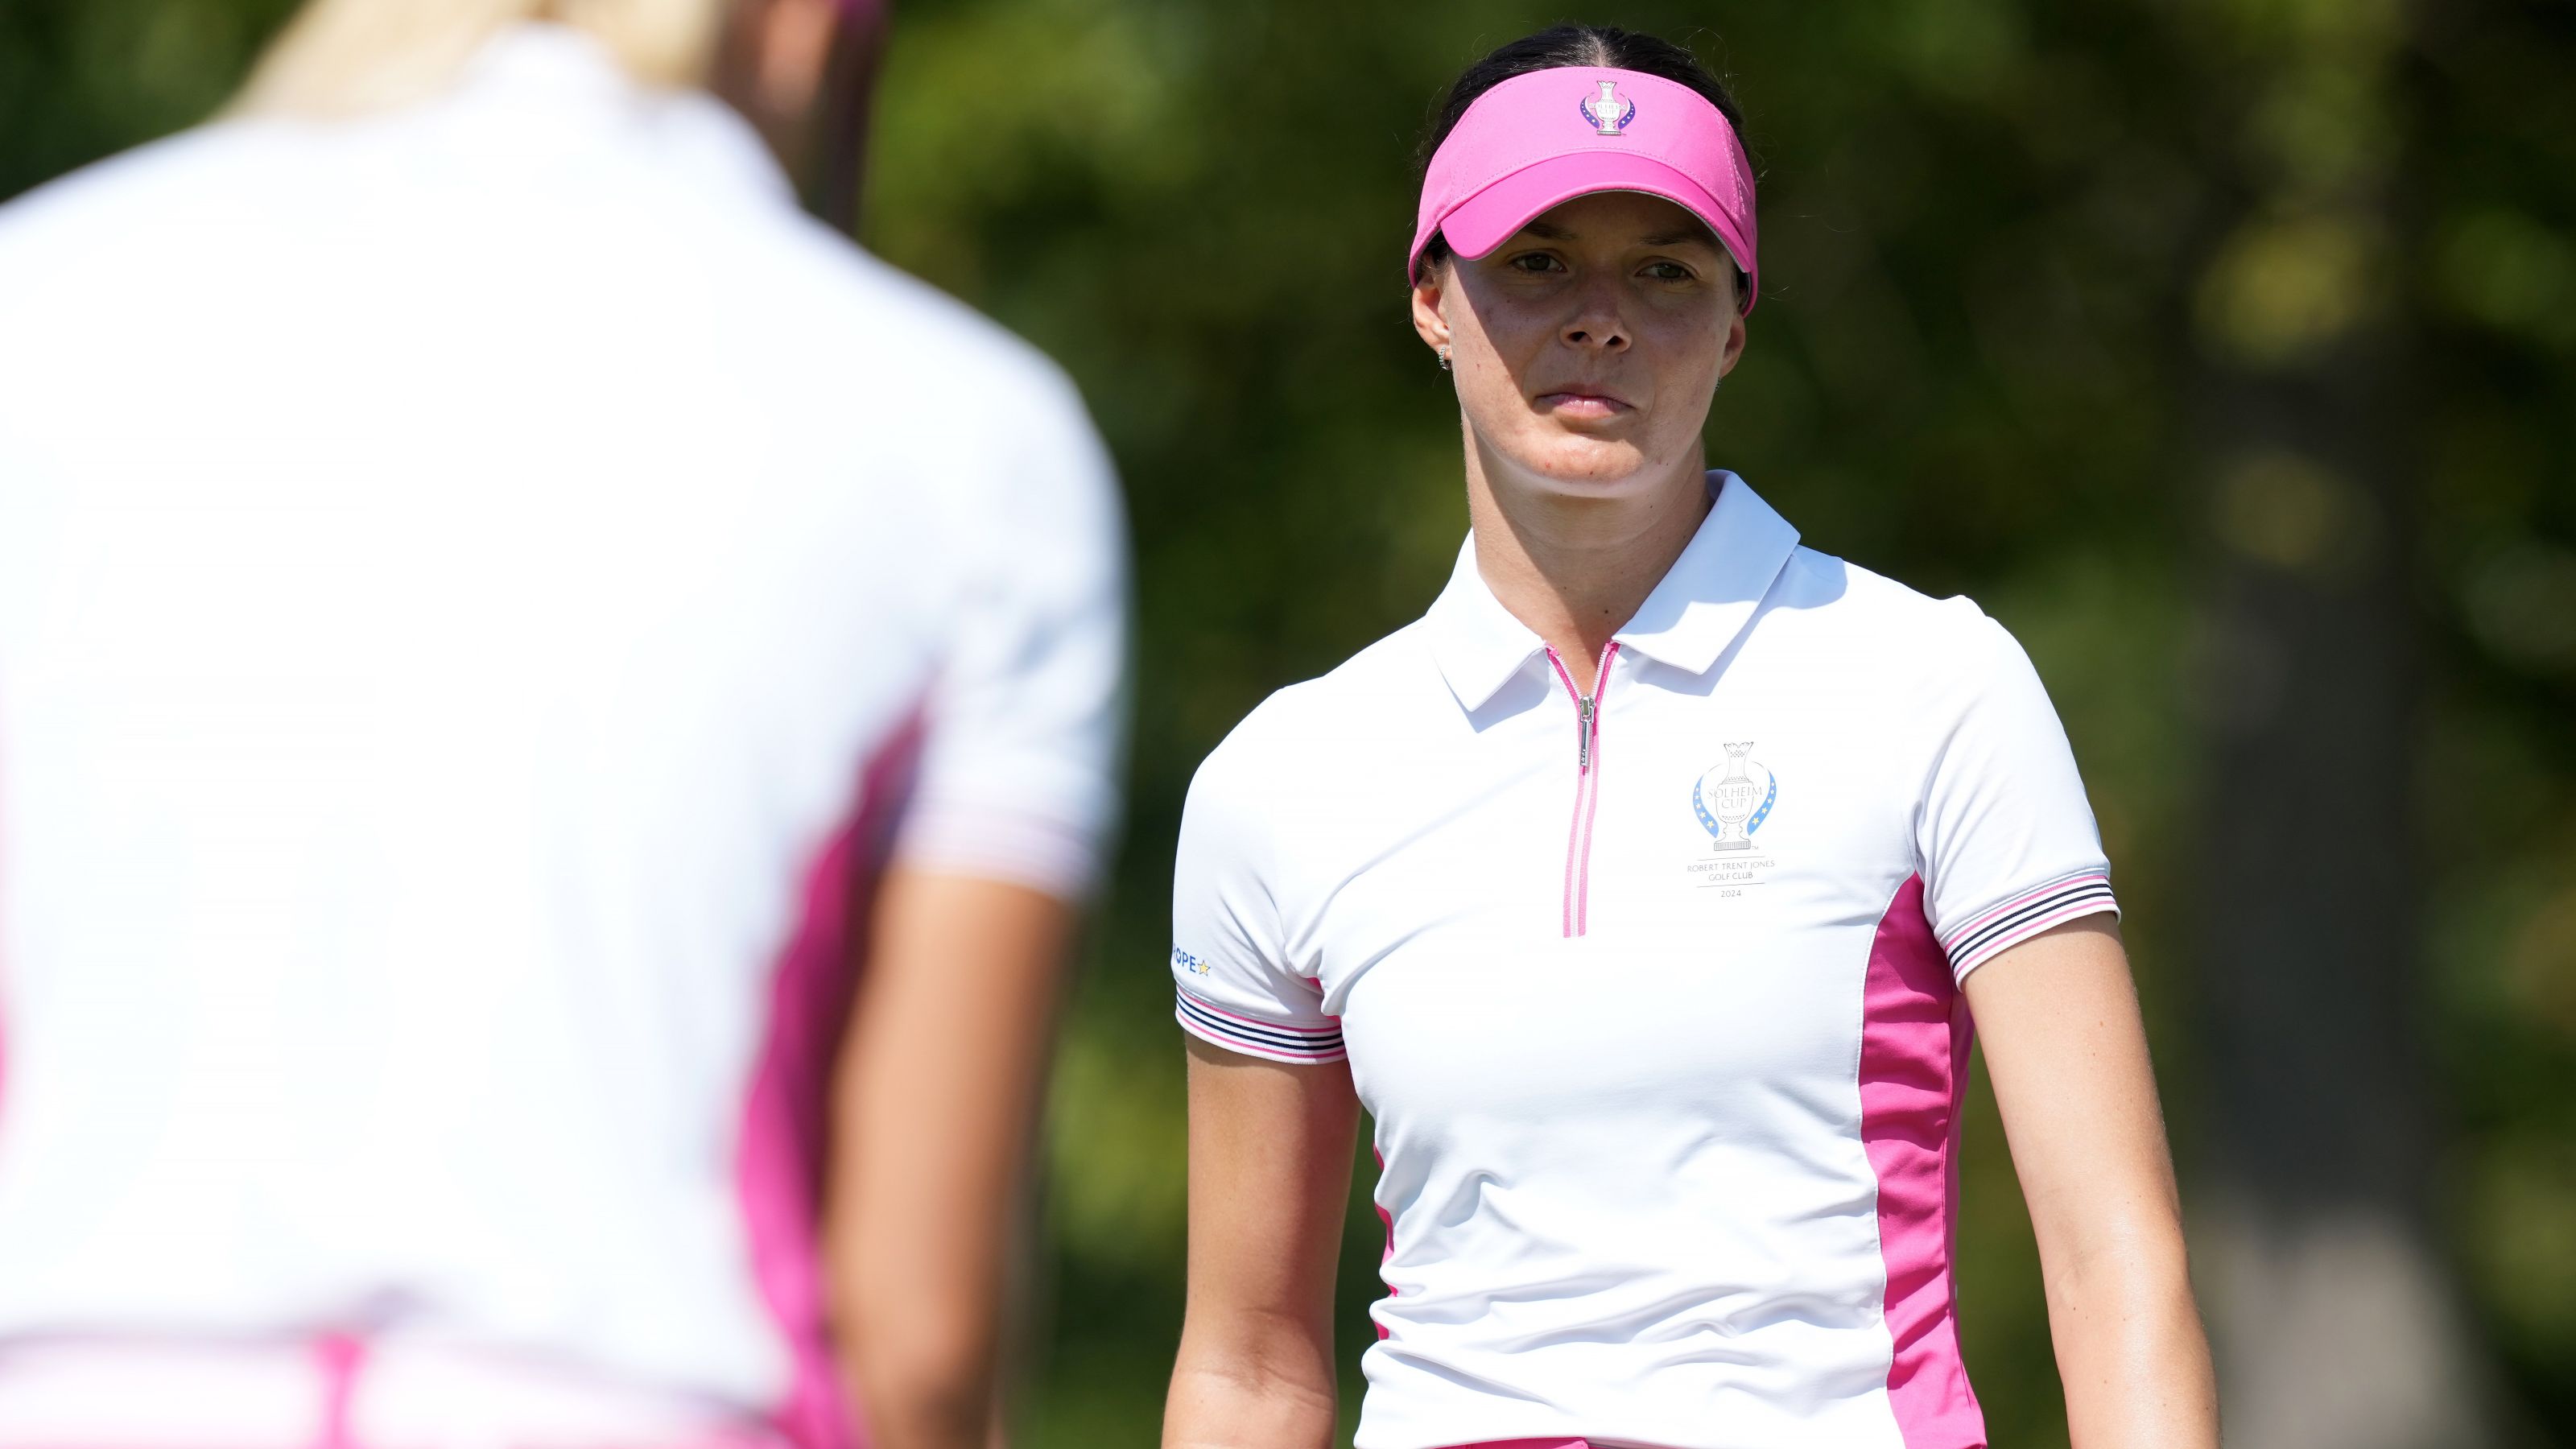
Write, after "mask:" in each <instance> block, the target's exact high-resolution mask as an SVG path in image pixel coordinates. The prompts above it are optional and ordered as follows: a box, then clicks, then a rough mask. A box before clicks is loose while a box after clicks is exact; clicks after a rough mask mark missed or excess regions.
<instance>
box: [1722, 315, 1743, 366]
mask: <svg viewBox="0 0 2576 1449" xmlns="http://www.w3.org/2000/svg"><path fill="white" fill-rule="evenodd" d="M1743 360H1744V314H1743V313H1742V312H1740V311H1738V312H1730V313H1729V314H1727V319H1726V342H1725V345H1724V347H1723V349H1722V350H1721V351H1720V352H1719V353H1718V357H1717V375H1718V376H1719V377H1721V378H1722V377H1724V376H1726V375H1727V374H1728V373H1730V372H1733V371H1734V370H1735V364H1737V363H1739V362H1741V361H1743Z"/></svg>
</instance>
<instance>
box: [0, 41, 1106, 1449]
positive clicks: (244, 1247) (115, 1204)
mask: <svg viewBox="0 0 2576 1449" xmlns="http://www.w3.org/2000/svg"><path fill="white" fill-rule="evenodd" d="M0 319H5V321H4V322H0V1052H5V1072H6V1076H5V1081H0V1442H9V1440H8V1437H7V1436H8V1434H9V1433H10V1432H12V1429H11V1426H12V1424H13V1423H14V1422H15V1421H13V1420H11V1419H10V1417H9V1415H10V1413H11V1412H12V1411H13V1410H14V1409H17V1408H20V1407H23V1406H24V1405H25V1404H27V1403H29V1402H32V1401H33V1397H34V1396H38V1395H36V1391H35V1390H33V1389H30V1390H28V1391H27V1392H26V1393H23V1394H22V1393H20V1392H19V1391H18V1388H17V1380H16V1377H15V1375H17V1374H18V1373H19V1372H20V1371H21V1370H22V1369H24V1370H25V1371H27V1372H33V1371H34V1369H33V1367H32V1364H33V1360H31V1359H27V1358H25V1357H23V1356H22V1355H21V1354H20V1353H19V1352H18V1350H19V1349H20V1348H21V1347H22V1346H24V1345H28V1344H31V1343H35V1342H38V1341H49V1342H53V1341H61V1340H63V1339H65V1338H66V1337H68V1338H71V1339H73V1340H80V1341H86V1340H88V1339H92V1338H95V1337H97V1336H101V1335H106V1336H113V1337H124V1336H132V1335H147V1336H150V1337H151V1338H152V1339H153V1341H155V1342H159V1343H169V1342H174V1341H175V1342H181V1343H189V1342H195V1343H211V1344H215V1345H218V1346H223V1345H238V1344H242V1343H265V1342H269V1341H272V1340H275V1339H279V1338H286V1339H290V1340H291V1339H293V1338H294V1337H296V1336H298V1335H305V1334H315V1333H329V1334H333V1335H347V1334H358V1335H363V1336H366V1337H368V1338H369V1339H371V1340H372V1342H371V1344H370V1346H369V1351H368V1353H367V1355H366V1358H365V1361H366V1362H367V1363H368V1364H369V1365H372V1366H376V1367H374V1368H371V1369H370V1370H369V1372H368V1374H367V1375H364V1376H362V1377H361V1379H360V1381H359V1384H358V1389H357V1400H358V1402H357V1404H356V1407H355V1408H354V1409H353V1410H352V1412H354V1413H355V1414H356V1415H357V1418H358V1421H359V1422H360V1424H361V1425H362V1426H363V1425H364V1424H366V1423H369V1422H375V1421H373V1420H371V1419H370V1418H369V1415H370V1413H371V1412H372V1410H371V1409H370V1402H371V1401H370V1392H371V1390H370V1385H372V1384H374V1383H375V1382H376V1381H377V1369H378V1368H381V1369H382V1372H383V1376H384V1383H385V1384H386V1386H387V1387H386V1392H388V1393H393V1392H394V1391H395V1389H396V1388H397V1387H398V1386H399V1384H400V1383H402V1382H414V1383H417V1382H425V1381H427V1380H424V1379H423V1378H422V1376H421V1375H422V1373H426V1372H428V1370H426V1369H423V1370H421V1372H413V1371H412V1370H411V1369H406V1368H404V1367H403V1365H404V1363H405V1362H410V1363H411V1364H412V1365H413V1367H414V1368H418V1367H419V1366H420V1365H421V1364H425V1363H432V1362H433V1361H434V1362H435V1363H450V1362H454V1361H457V1360H458V1359H459V1357H460V1356H462V1357H463V1358H466V1359H477V1360H479V1359H482V1358H489V1357H491V1356H495V1355H498V1356H502V1357H505V1358H511V1359H514V1360H515V1361H517V1362H519V1363H522V1364H530V1363H532V1364H537V1365H550V1366H560V1367H562V1368H564V1369H566V1370H567V1371H570V1372H574V1373H577V1374H580V1375H584V1376H587V1378H588V1380H589V1381H591V1382H600V1381H605V1382H608V1383H611V1384H630V1385H637V1386H645V1387H649V1388H651V1389H652V1390H654V1391H656V1392H664V1391H667V1392H669V1393H675V1394H680V1395H684V1396H687V1397H689V1398H690V1399H691V1400H692V1401H693V1402H696V1403H699V1404H702V1405H709V1406H714V1409H715V1410H719V1411H724V1412H734V1413H741V1414H747V1415H774V1416H775V1417H776V1418H777V1419H778V1421H779V1423H780V1424H781V1426H782V1427H783V1428H785V1429H786V1430H787V1431H788V1432H790V1433H791V1434H792V1435H794V1436H795V1437H797V1438H799V1439H800V1440H801V1441H802V1442H803V1443H805V1444H806V1445H807V1446H808V1449H820V1446H823V1445H827V1444H830V1443H834V1442H844V1441H845V1440H846V1437H847V1430H848V1428H849V1425H848V1424H847V1422H846V1418H845V1417H844V1416H841V1415H840V1414H839V1413H838V1411H837V1409H836V1408H834V1406H833V1405H832V1404H831V1402H830V1401H831V1396H832V1392H833V1384H832V1376H831V1372H830V1364H829V1362H828V1360H827V1358H826V1356H825V1354H824V1351H823V1345H822V1330H823V1311H822V1309H823V1305H822V1297H821V1293H822V1290H821V1284H820V1281H819V1278H818V1277H817V1274H816V1258H815V1252H816V1246H817V1245H816V1242H815V1227H816V1224H815V1221H814V1216H813V1213H814V1207H815V1189H816V1186H817V1182H818V1178H819V1173H820V1172H821V1162H820V1157H819V1150H820V1145H821V1136H822V1120H823V1118H822V1104H823V1095H824V1087H825V1084H826V1082H827V1079H828V1077H829V1068H830V1063H831V1058H832V1054H833V1050H834V1046H835V1043H836V1041H837V1040H838V1032H839V1027H840V1025H841V1022H842V1020H843V1017H844V1015H845V1013H846V1010H847V1008H848V1003H849V1001H850V999H851V990H852V986H851V973H852V969H853V968H854V967H855V966H856V965H857V960H858V953H857V951H856V950H855V949H854V941H853V940H852V937H853V935H854V933H855V931H856V924H857V923H856V920H855V919H854V917H853V916H852V914H851V906H852V902H853V897H854V893H856V892H859V891H861V890H863V889H864V886H865V884H866V882H867V881H868V880H869V879H870V878H871V877H872V876H873V874H874V872H875V870H876V869H877V868H878V867H879V866H880V865H882V864H883V863H884V862H885V860H886V859H887V857H888V855H889V854H890V853H892V854H896V855H900V856H902V857H904V858H907V859H909V860H912V861H914V862H917V863H920V864H923V865H927V866H932V867H936V868H940V869H945V870H951V871H957V872H963V873H967V874H973V875H978V876H985V877H989V878H995V879H1000V880H1006V881H1013V882H1020V883H1024V884H1028V885H1031V886H1035V887H1037V888H1039V889H1041V890H1045V891H1049V892H1052V893H1055V894H1058V895H1064V896H1079V895H1081V894H1083V893H1084V892H1085V891H1086V890H1088V889H1089V887H1090V884H1091V881H1092V879H1093V877H1094V875H1095V874H1096V871H1097V868H1098V864H1099V859H1100V854H1101V849H1102V839H1103V834H1104V832H1105V831H1106V829H1107V828H1108V826H1109V823H1110V819H1111V815H1112V813H1113V810H1114V808H1115V804H1116V800H1117V782H1116V779H1115V771H1114V768H1113V765H1114V755H1115V752H1116V741H1117V735H1118V732H1119V731H1118V722H1119V716H1120V700H1121V677H1122V662H1123V653H1124V638H1123V632H1124V617H1125V568H1124V560H1123V550H1122V543H1121V538H1122V532H1123V530H1122V526H1121V521H1120V516H1119V507H1118V500H1117V494H1116V488H1115V483H1114V480H1113V479H1112V478H1111V476H1110V472H1109V468H1108V463H1107V459H1106V456H1105V455H1104V453H1103V452H1102V450H1101V447H1100V445H1099V441H1098V439H1097V437H1096V436H1095V434H1094V432H1093V430H1092V428H1091V425H1090V422H1089V420H1088V419H1087V418H1086V417H1085V416H1084V412H1083V408H1082V405H1081V401H1080V399H1079V398H1078V397H1077V396H1076V394H1075V392H1074V390H1073V388H1072V386H1071V385H1070V384H1069V383H1068V382H1067V381H1066V379H1065V378H1064V377H1063V376H1062V375H1061V373H1059V372H1058V371H1057V370H1056V369H1055V368H1054V367H1053V366H1052V365H1051V364H1049V363H1048V362H1047V361H1046V360H1045V359H1044V358H1042V357H1040V356H1039V355H1038V354H1037V353H1036V352H1035V351H1034V350H1033V349H1031V348H1029V347H1028V346H1027V345H1025V344H1023V343H1022V342H1020V341H1018V340H1017V339H1015V338H1013V337H1011V336H1010V335H1008V334H1007V333H1005V332H1004V331H1002V330H1001V329H1000V328H998V327H996V326H994V325H993V324H991V323H990V322H988V321H986V320H984V319H983V318H980V317H978V316H976V315H974V314H973V313H972V312H970V311H969V310H967V309H966V308H965V307H962V306H960V305H958V304H957V303H955V302H954V301H951V300H950V299H948V298H946V297H943V296H940V295H939V294H937V293H936V292H934V291H932V290H931V289H930V288H928V287H925V286H923V285H921V284H920V283H918V282H916V281H914V280H912V279H910V278H908V277H905V276H903V275H901V274H900V273H898V272H896V271H894V270H893V269H892V268H890V267H887V266H885V265H883V264H882V263H880V262H878V261H876V260H874V259H872V258H870V257H869V256H867V255H866V254H865V253H864V252H862V251H860V250H859V249H858V248H856V247H854V246H852V245H850V244H849V242H848V241H847V240H846V239H844V238H842V237H839V236H836V235H834V234H832V233H831V232H829V231H828V230H826V229H825V228H824V227H822V226H821V225H819V224H818V223H816V222H814V221H813V220H812V219H810V218H808V217H807V216H805V215H804V214H803V213H802V212H801V211H800V210H799V209H798V207H797V205H796V202H795V197H794V195H793V192H792V190H791V188H790V187H789V185H788V183H787V180H786V178H785V177H784V176H783V175H782V174H781V173H780V172H779V170H778V168H777V167H776V166H775V165H774V164H773V163H772V162H771V160H770V158H769V156H768V154H767V152H766V151H765V150H764V149H763V147H762V145H761V143H760V141H759V139H758V138H757V136H756V135H755V134H754V133H753V132H752V130H751V128H750V127H749V126H748V125H746V124H745V123H744V122H743V121H742V120H741V119H740V118H738V117H737V116H735V115H734V114H733V113H732V112H730V111H728V110H726V109H725V108H724V107H723V106H721V105H719V104H717V103H716V102H714V101H712V100H710V99H708V98H706V97H704V96H701V95H695V94H668V93H661V92H656V91H650V90H647V89H644V88H642V87H639V86H637V85H635V84H633V83H631V82H629V81H628V80H627V79H626V78H625V76H624V75H623V74H622V73H621V72H620V71H619V70H618V68H617V67H616V65H615V64H614V63H613V62H612V61H611V60H610V58H609V57H608V55H607V54H606V53H605V52H604V51H603V50H601V49H600V48H599V47H598V46H597V45H595V44H594V43H593V42H591V41H590V40H589V39H587V38H586V37H584V36H583V35H581V34H580V33H578V32H575V31H571V30H566V29H562V28H558V27H552V26H528V27H522V28H519V29H515V30H512V31H510V32H509V33H507V34H505V35H503V36H502V37H501V38H499V39H498V40H496V41H495V42H493V44H492V45H491V47H490V48H489V49H488V50H487V51H486V52H484V53H483V54H482V55H480V56H479V57H477V58H476V59H475V60H474V62H473V64H472V66H471V67H470V68H469V70H468V72H467V74H466V75H465V76H464V78H463V80H462V82H461V83H460V84H459V85H458V86H457V87H456V88H455V90H454V91H453V92H452V93H451V94H448V95H445V96H443V97H441V98H439V99H437V100H434V101H431V102H428V103H426V104H423V105H419V106H415V107H411V108H408V109H405V110H401V111H398V112H393V113H388V114H383V115H377V116H371V117H368V118H365V119H361V120H355V121H350V122H346V123H341V124H328V125H325V124H310V123H300V122H288V121H269V120H258V121H227V122H223V123H220V124H217V125H214V126H210V127H207V128H204V129H201V130H198V131H194V132H191V133H189V134H187V135H184V136H181V137H178V138H175V139H173V140H171V141H168V142H165V143H162V144H160V145H156V146H153V147H149V148H146V149H144V150H142V151H139V152H136V153H134V154H131V155H128V156H125V157H121V158H119V159H117V160H114V161H112V162H109V163H106V164H104V165H102V166H99V167H96V168H93V169H91V170H89V171H86V172H83V173H81V174H78V175H76V176H73V177H70V178H67V179H66V180H64V181H62V182H59V183H57V184H55V185H53V186H50V187H47V188H45V189H44V190H42V191H40V192H37V193H35V194H32V195H30V196H28V197H25V198H23V199H21V200H19V201H17V202H14V203H13V204H11V205H10V206H8V207H7V208H5V209H0ZM413 1348H416V1349H417V1350H418V1353H417V1354H408V1350H409V1349H413ZM407 1355H408V1356H407ZM290 1357H291V1356H290ZM61 1358H62V1355H60V1354H52V1355H51V1356H50V1357H49V1359H48V1362H59V1361H60V1360H61ZM147 1361H151V1358H150V1356H149V1355H146V1356H143V1357H133V1356H131V1355H129V1356H127V1357H126V1358H122V1359H119V1360H117V1362H118V1363H127V1362H134V1363H140V1362H147ZM89 1371H90V1370H83V1372H89ZM64 1372H69V1370H68V1369H66V1370H64ZM98 1372H107V1370H103V1369H102V1370H98ZM432 1377H433V1378H434V1377H436V1376H435V1375H434V1374H433V1375H432ZM146 1382H147V1383H148V1382H149V1381H148V1380H147V1381H146ZM192 1392H193V1391H192ZM149 1396H150V1391H149V1390H148V1388H147V1389H144V1390H141V1391H135V1392H128V1393H126V1394H123V1395H119V1396H95V1395H93V1396H88V1397H87V1398H86V1399H85V1400H84V1402H86V1403H88V1404H89V1405H90V1406H91V1407H92V1408H94V1409H96V1410H98V1411H99V1412H100V1413H102V1414H109V1415H112V1414H115V1413H119V1412H124V1411H126V1410H127V1409H128V1408H130V1407H131V1405H132V1404H133V1403H134V1401H136V1400H138V1399H143V1398H148V1397H149ZM194 1402H195V1403H196V1405H197V1406H198V1408H199V1410H200V1418H199V1419H198V1421H197V1423H196V1424H195V1426H194V1427H195V1429H196V1430H197V1439H198V1440H199V1441H200V1442H202V1441H205V1440H206V1439H208V1438H210V1437H211V1438H214V1439H218V1440H221V1441H222V1442H225V1443H232V1444H240V1445H244V1446H246V1449H253V1446H257V1445H259V1444H263V1443H266V1442H268V1440H267V1439H266V1438H264V1437H263V1434H264V1432H265V1431H264V1430H263V1429H262V1428H261V1427H260V1426H261V1425H262V1424H263V1423H265V1422H266V1421H265V1420H259V1419H255V1418H253V1419H243V1420H241V1421H239V1422H234V1421H227V1420H223V1419H221V1418H219V1417H216V1416H215V1415H214V1413H213V1410H212V1409H211V1408H210V1407H209V1406H210V1405H212V1404H213V1403H214V1402H215V1401H214V1400H212V1399H206V1398H202V1397H200V1398H197V1399H195V1400H194ZM279 1412H280V1413H282V1414H284V1415H285V1417H286V1418H287V1419H288V1420H289V1421H291V1422H293V1423H295V1424H296V1425H297V1426H298V1427H297V1429H296V1433H297V1434H299V1435H306V1436H309V1435H310V1433H311V1432H312V1430H311V1425H312V1423H313V1422H315V1420H314V1419H313V1418H312V1417H311V1415H310V1413H299V1412H294V1411H289V1410H280V1411H279ZM387 1412H392V1411H391V1410H388V1411H387ZM384 1422H398V1423H408V1422H411V1421H409V1420H403V1419H400V1418H399V1417H397V1419H395V1420H387V1421H384ZM125 1423H126V1421H125V1420H124V1419H119V1418H113V1417H107V1418H101V1419H99V1420H96V1421H94V1422H92V1423H90V1424H89V1426H88V1429H87V1430H86V1431H84V1430H83V1429H82V1426H80V1425H66V1424H63V1423H59V1422H57V1421H54V1420H47V1421H45V1426H46V1433H47V1434H49V1435H51V1438H50V1440H49V1442H54V1443H64V1442H102V1441H103V1440H104V1441H106V1442H129V1441H128V1440H126V1439H124V1438H122V1437H120V1436H121V1434H122V1429H123V1426H124V1425H125ZM20 1427H23V1426H20ZM30 1432H33V1431H32V1430H31V1431H30ZM40 1437H42V1436H40Z"/></svg>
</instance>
